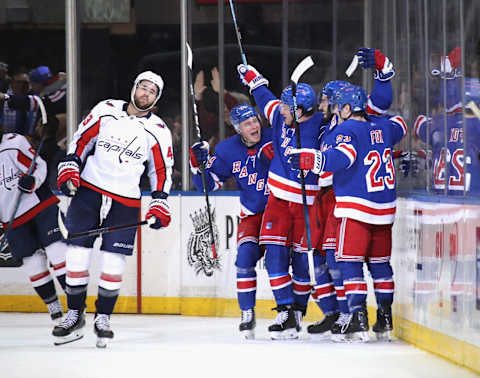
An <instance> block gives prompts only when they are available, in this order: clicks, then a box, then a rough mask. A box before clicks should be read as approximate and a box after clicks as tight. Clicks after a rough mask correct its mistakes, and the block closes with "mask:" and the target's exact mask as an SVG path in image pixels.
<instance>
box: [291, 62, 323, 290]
mask: <svg viewBox="0 0 480 378" xmlns="http://www.w3.org/2000/svg"><path fill="white" fill-rule="evenodd" d="M313 65H314V63H313V60H312V57H311V56H307V57H306V58H305V59H303V60H302V61H301V62H300V63H299V64H298V66H297V67H296V68H295V70H294V71H293V73H292V76H291V77H290V81H291V85H292V99H293V113H294V117H295V118H294V123H295V135H296V139H297V148H298V149H300V148H302V145H301V140H300V127H299V126H298V115H297V84H298V80H299V79H300V77H301V76H302V75H303V74H304V73H305V71H307V70H308V69H309V68H310V67H312V66H313ZM300 180H301V185H302V204H303V217H304V220H305V230H306V233H307V249H308V250H307V257H308V273H309V275H310V285H312V286H314V285H316V284H317V281H316V279H315V265H314V262H313V249H312V240H311V232H310V219H309V216H308V207H307V193H306V190H305V175H304V173H303V170H302V169H300Z"/></svg>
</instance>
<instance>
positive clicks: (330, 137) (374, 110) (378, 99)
mask: <svg viewBox="0 0 480 378" xmlns="http://www.w3.org/2000/svg"><path fill="white" fill-rule="evenodd" d="M390 105H392V84H391V83H390V80H389V81H380V80H375V81H374V85H373V89H372V93H371V94H370V96H369V97H368V102H367V114H369V115H370V116H381V115H383V114H385V113H386V112H387V110H388V108H389V107H390ZM337 123H338V122H337V116H333V117H332V119H331V120H330V123H329V124H328V125H327V126H326V127H325V132H324V133H323V134H322V138H321V143H320V151H322V152H324V151H327V150H329V149H330V148H333V147H334V146H335V135H334V129H335V127H336V126H337ZM332 183H333V174H332V172H322V173H321V174H320V175H319V178H318V184H319V185H320V186H321V187H326V186H330V185H332Z"/></svg>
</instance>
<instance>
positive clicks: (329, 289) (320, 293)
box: [315, 283, 335, 297]
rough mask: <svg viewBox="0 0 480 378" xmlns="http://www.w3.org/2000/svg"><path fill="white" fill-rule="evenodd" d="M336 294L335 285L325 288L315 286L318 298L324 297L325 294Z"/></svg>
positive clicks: (324, 286) (325, 286) (328, 285)
mask: <svg viewBox="0 0 480 378" xmlns="http://www.w3.org/2000/svg"><path fill="white" fill-rule="evenodd" d="M334 292H335V288H334V286H333V283H331V284H327V285H323V286H315V294H316V295H317V297H320V296H323V295H325V294H331V293H334Z"/></svg>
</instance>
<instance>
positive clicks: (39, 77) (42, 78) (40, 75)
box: [29, 66, 52, 84]
mask: <svg viewBox="0 0 480 378" xmlns="http://www.w3.org/2000/svg"><path fill="white" fill-rule="evenodd" d="M29 76H30V80H31V81H32V82H33V83H39V84H45V83H46V82H47V81H48V80H50V79H51V78H52V73H51V72H50V68H48V67H47V66H39V67H37V68H34V69H33V70H31V71H30V75H29Z"/></svg>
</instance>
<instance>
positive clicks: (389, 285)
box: [373, 281, 395, 291]
mask: <svg viewBox="0 0 480 378" xmlns="http://www.w3.org/2000/svg"><path fill="white" fill-rule="evenodd" d="M373 287H374V288H375V290H392V291H393V290H394V288H395V284H394V283H393V281H380V282H379V281H373Z"/></svg>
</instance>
